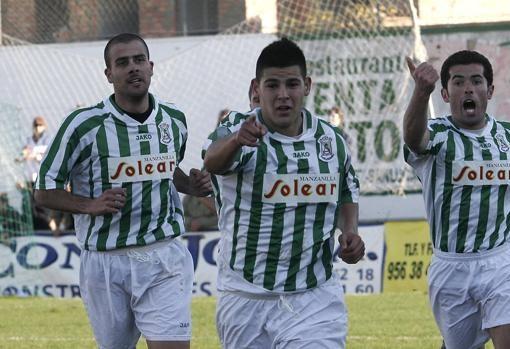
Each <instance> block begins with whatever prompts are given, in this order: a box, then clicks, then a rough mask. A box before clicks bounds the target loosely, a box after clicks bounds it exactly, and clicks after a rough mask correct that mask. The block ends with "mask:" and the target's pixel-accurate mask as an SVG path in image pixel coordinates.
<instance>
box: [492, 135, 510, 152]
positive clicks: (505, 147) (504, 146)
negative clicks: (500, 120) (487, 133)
mask: <svg viewBox="0 0 510 349" xmlns="http://www.w3.org/2000/svg"><path fill="white" fill-rule="evenodd" d="M494 138H495V139H496V143H497V144H498V148H499V151H500V152H502V153H507V152H508V151H509V150H510V145H509V144H508V141H507V140H506V138H505V136H504V135H502V134H500V133H497V134H496V135H495V136H494Z"/></svg>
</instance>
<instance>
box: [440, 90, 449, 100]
mask: <svg viewBox="0 0 510 349" xmlns="http://www.w3.org/2000/svg"><path fill="white" fill-rule="evenodd" d="M441 97H443V101H445V102H446V103H450V96H449V95H448V90H447V89H445V88H442V89H441Z"/></svg>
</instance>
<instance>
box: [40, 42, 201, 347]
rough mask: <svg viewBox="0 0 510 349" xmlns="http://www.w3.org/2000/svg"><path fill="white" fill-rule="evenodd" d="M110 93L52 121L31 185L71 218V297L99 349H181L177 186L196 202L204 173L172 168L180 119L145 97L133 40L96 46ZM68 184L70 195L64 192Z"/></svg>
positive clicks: (185, 265) (184, 296)
mask: <svg viewBox="0 0 510 349" xmlns="http://www.w3.org/2000/svg"><path fill="white" fill-rule="evenodd" d="M104 59H105V63H106V69H105V75H106V77H107V79H108V81H109V82H110V83H111V84H113V89H114V94H113V95H111V96H110V97H108V98H106V99H105V100H104V101H102V102H100V103H99V104H97V105H94V106H91V107H89V108H85V109H79V110H76V111H75V112H73V113H72V114H71V115H69V116H68V117H67V118H66V119H65V120H64V122H63V124H62V125H61V127H60V129H59V131H58V133H57V135H56V137H55V138H54V140H53V142H52V144H51V145H50V147H49V150H48V152H47V154H46V157H45V158H44V159H43V162H42V165H41V169H40V172H39V176H38V179H37V182H36V189H37V190H36V193H35V197H36V200H37V201H38V202H39V203H41V204H43V205H45V206H47V207H50V208H53V209H58V210H66V211H69V212H72V213H73V214H74V219H75V226H76V234H77V237H78V240H79V242H80V245H81V247H82V253H81V257H80V259H81V264H80V268H81V269H80V291H81V296H82V298H83V302H84V304H85V308H86V310H87V313H88V316H89V320H90V322H91V325H92V328H93V331H94V335H95V337H96V340H97V342H98V344H99V347H100V348H111V349H114V348H115V349H117V348H130V349H131V348H135V347H136V343H137V342H138V339H139V337H140V333H142V334H143V335H144V337H145V338H146V339H147V345H148V347H149V348H150V349H162V348H173V349H181V348H189V341H190V335H191V326H190V321H191V319H190V302H191V290H192V282H193V265H192V263H193V262H192V258H191V255H190V253H189V252H188V250H187V248H186V247H185V246H184V245H183V244H182V243H181V242H179V241H178V240H177V239H175V237H177V236H179V235H181V234H182V233H183V232H184V221H183V212H182V206H181V203H180V200H179V196H178V193H177V190H178V191H180V192H183V193H188V194H193V195H198V196H203V195H206V194H208V193H209V192H210V190H211V187H210V181H209V176H208V175H207V173H206V172H200V171H199V170H196V169H193V170H192V171H190V176H187V175H186V174H184V172H183V171H182V170H180V169H179V167H178V165H179V162H180V161H181V160H182V159H183V156H184V151H185V145H186V139H187V129H186V119H185V116H184V114H183V113H182V112H181V111H180V110H178V109H177V108H176V107H175V106H174V105H172V104H168V103H166V102H163V101H160V100H158V99H157V98H156V97H155V96H154V95H152V94H150V93H149V92H148V90H149V85H150V82H151V77H152V74H153V62H151V61H150V60H149V50H148V47H147V44H146V43H145V41H144V40H143V39H142V38H141V37H139V36H138V35H135V34H129V33H126V34H120V35H118V36H115V37H114V38H112V39H111V40H110V41H109V42H108V43H107V45H106V47H105V50H104ZM67 182H70V183H71V189H72V192H71V193H69V192H67V191H65V190H64V188H65V186H66V183H67Z"/></svg>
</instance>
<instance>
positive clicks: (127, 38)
mask: <svg viewBox="0 0 510 349" xmlns="http://www.w3.org/2000/svg"><path fill="white" fill-rule="evenodd" d="M135 40H138V41H141V42H142V43H143V45H144V46H145V50H146V51H147V59H149V47H148V46H147V43H146V42H145V40H144V39H142V37H141V36H140V35H137V34H133V33H122V34H118V35H115V36H114V37H113V38H111V39H110V40H109V41H108V43H107V44H106V46H105V48H104V63H105V64H106V66H107V67H109V66H110V48H111V47H112V46H113V45H115V44H127V43H128V42H131V41H135Z"/></svg>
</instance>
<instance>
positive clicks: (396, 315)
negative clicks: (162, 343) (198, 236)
mask: <svg viewBox="0 0 510 349" xmlns="http://www.w3.org/2000/svg"><path fill="white" fill-rule="evenodd" d="M215 305H216V302H215V299H214V298H195V299H194V300H193V339H192V343H191V347H192V348H193V349H216V348H220V345H219V341H218V338H217V336H216V329H215V325H214V307H215ZM347 305H348V308H349V334H348V337H347V348H348V349H439V347H440V343H441V337H440V335H439V332H438V330H437V329H436V326H435V323H434V321H433V319H432V314H431V311H430V309H429V306H428V301H427V296H426V295H424V294H422V293H402V294H396V293H395V294H383V295H371V296H348V297H347ZM0 348H1V349H10V348H16V349H29V348H30V349H36V348H44V349H48V348H51V349H68V348H72V349H82V348H83V349H87V348H96V346H95V343H94V338H93V336H92V332H91V330H90V327H89V324H88V320H87V316H86V314H85V311H84V309H83V305H82V303H81V301H80V300H62V299H52V298H2V297H0ZM137 348H138V349H141V348H147V346H146V345H145V343H144V341H143V340H141V341H140V343H139V345H138V347H137ZM490 348H493V347H492V345H487V346H486V349H490Z"/></svg>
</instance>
